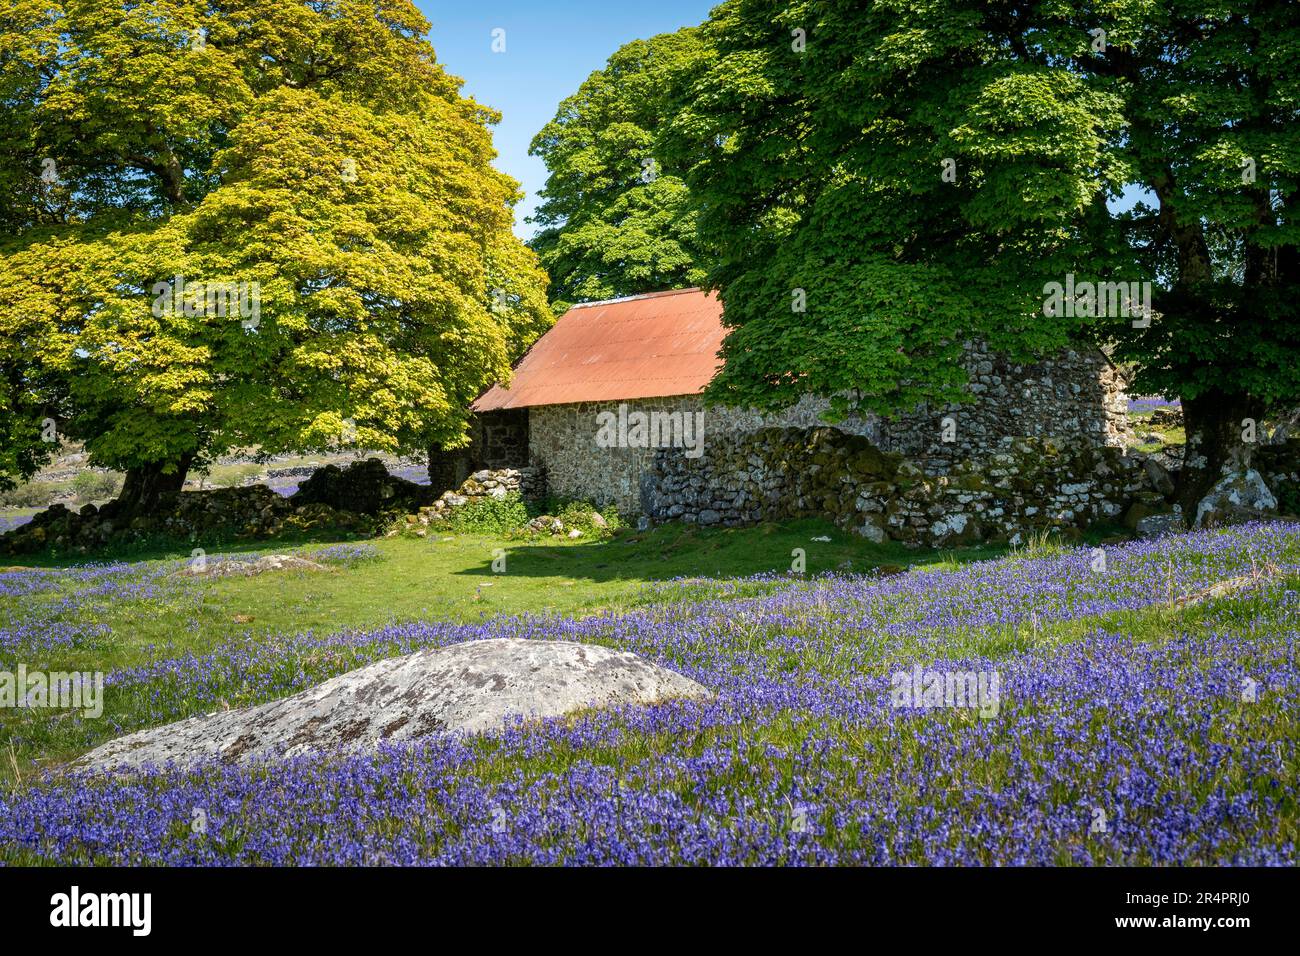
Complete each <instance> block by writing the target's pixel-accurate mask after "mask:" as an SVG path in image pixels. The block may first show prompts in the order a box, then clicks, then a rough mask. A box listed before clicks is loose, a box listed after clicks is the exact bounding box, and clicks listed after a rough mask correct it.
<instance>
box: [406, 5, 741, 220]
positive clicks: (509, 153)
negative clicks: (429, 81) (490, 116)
mask: <svg viewBox="0 0 1300 956" xmlns="http://www.w3.org/2000/svg"><path fill="white" fill-rule="evenodd" d="M415 2H416V6H418V7H419V8H420V10H421V11H422V12H423V13H424V15H425V17H426V18H427V19H428V20H429V21H430V22H431V23H432V24H433V28H432V29H431V30H430V31H429V39H430V40H431V41H432V43H433V48H434V50H435V51H437V54H438V60H439V61H440V62H441V63H442V64H443V66H444V67H446V69H447V70H448V71H449V72H451V73H453V74H455V75H456V76H458V77H460V78H461V79H462V80H464V81H465V86H464V92H465V93H466V94H467V95H469V96H472V97H474V99H476V100H478V101H479V102H480V103H483V104H484V105H487V106H491V107H493V108H494V109H497V110H500V111H501V114H502V118H501V123H500V125H498V126H497V127H496V129H495V131H494V134H493V135H494V139H495V141H496V147H497V152H498V153H500V156H499V157H498V159H497V163H496V165H497V168H498V169H501V170H503V171H504V172H507V173H509V174H510V175H511V176H513V177H514V178H515V179H517V180H519V181H520V182H521V183H522V184H523V187H524V189H525V191H526V192H527V195H526V197H525V198H524V200H523V202H521V203H520V204H519V205H518V206H516V207H515V232H516V233H517V234H518V235H520V236H522V237H524V238H527V237H528V236H530V235H532V233H533V227H532V226H530V225H528V224H527V223H525V222H524V217H525V216H527V215H528V214H529V213H530V212H531V211H532V209H533V207H534V206H535V205H536V202H537V200H536V193H537V190H539V189H541V187H542V186H543V185H544V184H545V182H546V167H545V166H544V165H543V164H542V161H541V160H540V159H536V158H534V157H532V156H529V155H528V144H529V142H531V141H532V138H533V136H534V135H536V133H537V131H538V130H540V129H541V128H542V127H543V126H545V125H546V123H547V122H548V121H549V120H550V119H551V117H552V116H554V115H555V109H556V107H557V106H559V105H560V101H561V100H562V99H564V98H565V97H566V96H568V95H569V94H570V93H573V92H574V91H575V90H577V88H578V87H579V86H580V85H581V84H582V81H583V80H585V79H586V78H587V77H588V75H590V74H591V72H592V71H593V70H598V69H600V68H601V67H602V66H604V65H605V61H606V60H607V59H609V56H610V54H611V53H613V52H614V51H615V50H617V49H618V48H619V47H620V46H622V45H623V44H624V43H627V42H628V41H629V40H635V39H637V38H638V37H640V38H645V37H651V36H654V35H655V34H656V33H667V32H671V31H673V30H677V29H680V28H681V27H685V26H693V25H695V24H697V23H701V22H703V21H704V19H705V18H706V17H707V16H708V14H709V9H710V8H711V7H712V6H713V5H714V3H716V2H717V0H651V2H642V0H603V2H602V0H485V2H478V3H475V2H466V0H450V2H449V0H415ZM497 28H500V29H502V30H505V47H506V49H505V52H504V53H493V52H492V31H493V30H494V29H497Z"/></svg>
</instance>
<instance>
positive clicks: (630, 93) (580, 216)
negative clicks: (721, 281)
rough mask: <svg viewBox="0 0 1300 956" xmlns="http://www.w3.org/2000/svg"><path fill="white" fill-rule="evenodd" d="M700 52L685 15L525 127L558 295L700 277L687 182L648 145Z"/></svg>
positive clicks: (574, 297) (621, 290)
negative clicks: (530, 134) (538, 163)
mask: <svg viewBox="0 0 1300 956" xmlns="http://www.w3.org/2000/svg"><path fill="white" fill-rule="evenodd" d="M709 55H710V51H709V47H708V44H707V43H706V42H705V39H704V37H703V34H702V31H701V30H699V29H698V28H694V27H688V28H685V29H682V30H679V31H677V32H676V33H667V34H662V35H660V36H656V37H652V38H651V39H649V40H635V41H633V42H632V43H629V44H627V45H625V46H623V47H622V48H620V49H619V50H618V51H617V52H616V53H615V54H614V55H613V56H611V57H610V58H609V62H608V63H607V64H606V66H605V68H604V69H601V70H597V71H596V72H595V73H593V74H592V75H591V76H590V77H589V78H588V79H587V80H586V81H585V82H584V83H583V84H582V86H581V87H580V88H579V90H578V91H577V92H576V93H574V94H573V95H572V96H570V97H569V98H568V99H566V100H564V102H562V103H561V104H560V107H559V109H558V110H557V112H556V114H555V118H554V119H553V120H551V122H549V123H548V124H546V126H545V127H544V128H543V129H542V131H541V132H539V133H538V134H537V136H536V137H535V138H534V139H533V143H532V146H531V148H530V150H529V152H530V153H531V154H532V155H534V156H540V157H541V158H542V159H543V160H544V161H545V162H546V166H547V169H548V170H549V172H550V175H549V177H548V179H547V181H546V185H545V187H544V188H543V189H542V191H541V196H542V200H543V201H542V203H541V204H540V205H539V206H538V208H537V211H536V212H535V213H534V215H533V216H532V217H531V218H530V220H529V221H530V222H533V223H535V224H537V225H539V226H540V227H541V231H540V232H539V234H538V235H537V237H536V238H535V239H534V240H533V241H532V243H531V245H532V247H533V248H534V249H535V250H537V252H538V254H539V255H540V256H541V259H542V262H543V264H544V265H545V266H546V269H547V271H548V273H549V274H550V277H551V282H552V286H551V294H552V298H553V299H554V300H555V301H556V302H557V304H561V305H562V304H564V303H569V302H586V301H593V300H598V299H610V298H615V297H618V296H624V295H637V294H641V293H645V292H660V291H664V290H667V289H676V288H681V287H683V286H690V285H696V284H698V283H699V282H700V281H701V280H702V279H703V278H704V270H703V268H702V266H701V261H700V250H699V245H698V239H697V235H696V224H695V218H696V214H695V212H694V210H693V209H692V208H690V206H689V203H688V197H687V193H686V186H685V184H684V183H683V182H682V179H681V177H680V176H679V175H677V173H676V171H675V169H674V168H673V167H672V166H669V165H666V164H665V163H664V162H663V160H662V158H661V157H660V156H659V155H658V153H659V150H658V141H659V137H660V135H661V134H662V133H663V131H664V130H665V129H666V127H667V125H668V123H669V122H671V120H672V119H673V116H674V115H675V113H676V110H677V108H678V105H679V103H678V100H679V98H680V97H681V96H682V95H684V93H685V92H686V91H687V90H689V88H690V84H691V82H692V80H693V78H694V76H695V75H696V74H698V73H699V72H700V71H701V70H702V69H703V67H704V66H705V64H706V62H707V59H708V57H709Z"/></svg>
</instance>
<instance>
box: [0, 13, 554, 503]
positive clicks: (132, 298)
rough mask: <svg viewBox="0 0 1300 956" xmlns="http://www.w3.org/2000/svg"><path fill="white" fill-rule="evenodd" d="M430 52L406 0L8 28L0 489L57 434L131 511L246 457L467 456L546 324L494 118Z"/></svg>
mask: <svg viewBox="0 0 1300 956" xmlns="http://www.w3.org/2000/svg"><path fill="white" fill-rule="evenodd" d="M427 30H428V24H427V22H426V21H425V20H424V19H423V18H422V16H421V15H420V14H419V12H418V11H416V9H415V8H414V7H413V6H412V5H411V3H410V2H409V0H377V2H376V0H333V2H330V3H315V2H302V0H256V2H253V0H216V2H212V0H160V2H142V3H122V2H111V0H64V2H62V3H54V2H45V0H41V2H29V0H14V2H9V3H7V5H6V6H4V7H3V8H0V98H3V101H4V107H5V119H4V121H3V124H2V125H0V131H3V134H4V141H3V144H0V191H2V193H0V229H2V230H3V238H2V239H0V243H3V244H2V245H0V414H2V415H3V420H4V425H3V427H0V440H3V442H4V446H3V450H2V451H0V480H3V479H4V478H12V477H13V476H25V475H28V474H30V473H31V471H32V469H33V468H34V467H36V466H37V465H39V463H40V462H41V461H43V460H45V459H46V457H47V456H48V454H49V452H50V450H51V448H52V446H51V444H50V443H49V442H48V440H47V439H48V438H49V431H48V429H47V427H46V425H47V424H48V422H49V421H50V420H53V421H55V422H57V428H58V432H59V434H60V435H62V436H65V437H70V438H73V439H81V440H84V441H85V443H86V447H87V449H88V451H89V453H90V456H91V461H92V462H93V463H95V464H99V465H105V466H109V467H113V468H118V469H122V470H125V471H126V474H127V479H126V483H125V486H124V489H123V502H124V505H125V506H127V507H130V508H146V507H149V506H150V505H151V503H152V502H153V501H154V500H156V498H157V496H158V495H159V494H161V493H162V492H165V491H168V490H174V489H176V488H178V487H180V485H181V483H182V482H183V480H184V476H185V473H186V471H187V470H188V469H189V468H190V467H191V466H193V465H195V464H198V463H202V462H203V461H205V460H208V459H210V458H212V457H213V456H216V455H219V454H222V453H224V452H226V451H228V450H230V449H234V448H244V447H251V446H258V447H260V448H261V449H262V450H263V451H265V452H280V451H288V450H307V449H320V448H325V447H331V446H335V445H339V444H345V445H349V444H350V445H353V446H355V447H363V448H375V449H386V450H390V451H394V452H415V451H422V450H424V449H426V448H428V447H429V446H430V445H433V444H440V445H444V446H448V445H452V446H454V445H455V444H457V443H458V442H460V441H462V440H463V439H464V435H465V420H466V415H467V408H468V405H469V402H470V401H471V400H472V399H473V398H474V397H475V396H476V395H477V394H478V393H479V392H480V391H481V390H482V389H483V388H484V387H485V386H486V385H487V384H489V383H490V382H492V381H495V380H498V379H500V378H502V377H504V376H508V374H509V368H510V363H511V361H512V360H513V359H514V358H516V357H517V356H518V355H519V354H520V353H521V352H522V350H523V349H524V348H525V347H526V346H527V344H528V343H529V342H530V341H531V339H532V338H534V337H535V336H536V335H537V334H538V333H539V332H540V331H541V330H542V329H544V328H545V327H546V325H547V323H548V322H549V321H550V312H549V309H548V307H547V304H546V297H545V275H544V273H542V271H541V269H540V267H539V264H538V263H537V261H536V257H535V256H534V255H533V254H532V253H531V252H529V251H528V250H527V249H526V248H524V247H523V246H522V244H521V243H520V242H519V241H518V240H516V239H515V238H514V237H513V235H512V234H511V221H512V212H511V207H512V205H513V204H514V203H515V202H516V201H517V199H518V196H519V192H518V185H517V184H516V183H515V182H514V181H513V180H511V179H509V178H508V177H506V176H504V175H503V174H501V173H499V172H497V171H495V170H494V169H493V168H492V167H491V165H490V162H491V160H492V158H493V156H494V155H495V154H494V151H493V148H492V141H491V132H490V127H491V124H492V123H494V122H495V121H496V119H497V116H496V114H494V113H493V112H492V111H490V110H488V109H485V108H484V107H482V106H480V105H478V104H476V103H474V102H473V101H471V100H467V99H465V98H463V97H461V96H460V95H459V85H460V84H459V81H458V80H457V79H455V78H454V77H451V76H449V75H447V74H446V73H445V72H444V71H443V70H442V68H441V67H440V66H439V65H438V64H437V62H436V59H435V57H434V52H433V50H432V48H431V47H430V45H429V44H428V42H427V41H426V40H425V39H423V36H424V34H425V33H426V32H427ZM178 278H179V281H178ZM182 289H183V290H184V291H182Z"/></svg>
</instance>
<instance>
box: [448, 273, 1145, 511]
mask: <svg viewBox="0 0 1300 956" xmlns="http://www.w3.org/2000/svg"><path fill="white" fill-rule="evenodd" d="M725 334H726V330H725V328H724V327H723V325H722V305H721V303H720V302H719V300H718V298H717V297H716V296H715V295H713V294H710V293H705V292H702V291H701V290H699V289H681V290H676V291H672V292H660V293H653V294H650V295H642V296H633V297H630V298H625V299H613V300H610V301H607V302H591V303H586V304H582V305H576V306H574V307H573V308H571V309H570V310H569V311H568V312H567V313H565V315H564V316H563V317H561V318H560V320H559V321H558V322H557V323H556V324H555V326H554V327H553V328H551V330H550V331H548V332H547V333H546V334H545V335H543V336H542V337H541V338H539V339H538V340H537V342H536V343H534V344H533V347H532V348H531V349H530V350H529V351H528V353H527V354H526V355H525V356H524V357H523V358H522V359H521V360H520V361H519V363H518V365H517V366H516V368H515V372H514V378H513V380H512V381H511V383H510V385H509V386H508V387H507V386H502V385H495V386H493V387H492V388H490V389H489V390H488V391H487V392H485V393H484V394H483V395H482V396H481V397H480V398H479V399H478V400H477V401H476V402H475V403H474V405H473V411H474V413H475V415H474V419H473V422H472V426H471V442H470V445H469V447H467V448H464V449H457V450H452V451H442V450H437V449H435V450H433V451H431V452H430V456H429V457H430V463H429V471H430V477H431V479H432V480H433V482H434V484H435V485H436V486H441V487H444V488H453V487H456V486H457V485H459V483H460V482H461V481H462V480H463V479H464V478H465V477H466V476H467V475H469V474H470V473H471V472H473V471H477V470H479V469H484V468H488V469H497V468H519V467H525V466H531V467H535V468H538V469H541V470H543V471H544V473H545V480H546V487H547V489H548V491H549V492H550V493H551V494H553V495H556V496H559V497H563V498H582V499H587V500H591V501H594V502H596V503H599V504H602V505H608V504H614V505H616V506H617V507H618V508H619V510H620V511H622V512H624V513H626V514H640V513H643V512H645V511H647V510H649V509H648V508H647V507H646V500H647V498H646V495H647V493H648V484H647V483H648V481H649V479H650V473H651V471H652V468H653V465H654V461H655V456H656V454H658V453H659V452H660V450H661V449H666V450H667V451H665V452H664V453H665V454H670V455H676V454H680V455H681V456H682V457H683V458H684V459H686V460H688V461H689V460H690V459H697V458H699V457H701V456H703V455H704V454H705V453H706V452H707V450H708V447H709V443H710V442H711V441H713V440H715V439H721V438H724V437H727V438H733V439H734V438H735V436H737V435H740V434H744V433H746V432H753V431H756V430H758V429H761V428H766V427H770V426H774V425H778V426H787V427H788V426H794V427H798V428H803V429H808V428H814V427H819V426H823V425H824V424H825V423H824V422H822V421H821V417H820V416H821V413H822V412H823V410H824V409H825V407H826V403H825V402H824V401H821V400H816V399H812V398H808V399H805V400H803V401H801V402H800V403H799V404H798V405H796V406H794V407H793V408H790V409H787V410H786V411H784V412H783V413H781V414H779V415H763V414H759V413H757V412H755V411H752V410H748V409H736V408H718V407H711V408H707V409H706V408H705V407H704V405H703V403H702V400H701V398H700V393H701V392H702V391H703V390H704V387H705V386H706V385H707V384H708V383H709V381H710V379H712V377H713V376H714V374H715V373H716V372H717V369H718V367H719V364H720V362H719V359H718V350H719V348H720V346H721V344H722V340H723V337H724V336H725ZM966 363H967V367H968V370H969V372H970V376H971V383H972V385H971V390H972V392H973V393H974V395H975V400H974V401H973V402H971V403H968V404H963V405H960V406H952V407H945V408H936V409H926V408H919V409H917V410H916V411H915V412H913V413H909V414H907V415H902V416H898V417H894V418H890V419H888V420H884V421H882V420H879V419H877V418H874V417H871V418H865V417H864V418H855V419H850V420H847V421H843V422H840V423H838V424H837V425H835V426H834V427H835V428H837V429H839V430H841V431H844V432H848V433H850V434H855V435H861V436H864V437H866V438H869V439H870V440H871V441H872V442H874V443H875V444H877V445H878V446H879V447H880V448H882V449H883V450H886V451H896V452H900V453H903V454H906V455H909V456H911V457H913V458H915V459H919V460H922V461H925V462H926V463H927V468H933V469H935V470H938V471H942V470H943V468H944V466H945V463H949V462H956V461H959V460H961V459H964V458H979V457H981V456H984V455H987V454H989V453H992V452H993V451H994V450H996V448H997V447H998V445H999V442H1000V441H1002V440H1003V439H1006V438H1010V437H1020V436H1033V437H1037V438H1048V439H1053V440H1055V441H1058V442H1061V443H1070V444H1072V445H1074V446H1089V445H1114V444H1119V443H1120V442H1121V440H1122V435H1123V429H1124V420H1125V398H1124V395H1123V393H1122V390H1121V389H1122V382H1121V379H1120V376H1119V375H1118V374H1117V373H1116V371H1115V370H1114V368H1113V367H1112V366H1111V365H1110V364H1109V362H1108V361H1107V360H1106V358H1105V357H1104V356H1103V355H1102V354H1101V353H1099V352H1081V351H1070V352H1067V353H1065V354H1064V355H1061V356H1059V357H1057V358H1055V359H1052V360H1049V361H1044V362H1039V363H1035V364H1029V365H1020V364H1012V363H1009V362H1007V361H1004V360H1002V359H1001V358H999V357H998V356H995V355H990V354H986V353H985V352H983V351H982V350H980V349H978V348H977V347H974V346H970V347H968V351H967V359H966ZM946 416H952V417H953V418H954V419H955V420H956V422H957V423H958V424H957V427H956V429H955V434H944V430H943V424H942V422H943V419H944V418H945V417H946ZM949 431H952V430H951V429H950V430H949Z"/></svg>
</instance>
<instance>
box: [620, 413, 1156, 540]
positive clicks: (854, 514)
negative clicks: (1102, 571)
mask: <svg viewBox="0 0 1300 956" xmlns="http://www.w3.org/2000/svg"><path fill="white" fill-rule="evenodd" d="M1167 481H1168V475H1166V474H1164V472H1163V471H1162V470H1160V469H1159V468H1158V466H1155V465H1154V463H1151V462H1148V461H1147V460H1146V459H1144V458H1143V457H1141V456H1136V455H1125V453H1124V451H1123V450H1122V449H1119V448H1111V447H1098V446H1083V447H1063V446H1061V445H1058V444H1056V443H1055V442H1053V441H1051V440H1049V439H1042V438H1014V439H1013V438H1008V439H1005V440H1004V441H1001V442H999V445H998V446H997V448H996V450H994V451H992V453H991V454H989V455H988V456H987V457H986V458H985V459H983V460H979V461H975V460H965V461H962V462H958V463H956V464H955V465H954V466H953V467H952V468H951V469H950V470H949V471H948V472H947V473H946V474H932V473H928V472H927V471H926V469H925V468H923V467H922V465H921V464H920V463H919V462H917V461H915V460H913V459H908V458H904V457H903V456H901V455H898V454H894V453H890V452H885V451H882V450H881V449H879V448H878V447H876V446H875V445H874V444H872V442H871V441H870V440H868V439H867V438H865V437H863V436H859V435H849V434H846V433H844V432H841V431H839V430H838V429H834V428H814V429H797V428H765V429H761V430H759V431H756V432H750V433H747V434H739V435H731V436H724V437H723V438H721V439H720V440H716V441H715V442H714V443H712V444H710V446H709V448H708V450H707V452H706V453H705V454H704V455H703V456H702V457H700V458H697V459H687V458H685V457H683V456H681V455H677V454H672V453H670V452H669V451H660V452H659V453H658V454H657V455H656V457H655V461H654V467H653V470H652V472H651V475H650V477H649V480H648V482H647V489H646V513H647V514H648V515H649V516H650V518H651V519H652V520H658V521H667V520H676V521H684V522H690V523H698V524H701V525H739V524H747V523H752V522H756V521H765V520H785V519H791V518H806V517H828V518H831V519H833V520H834V521H835V522H836V523H838V524H839V525H841V526H842V527H845V528H849V529H852V530H854V531H857V532H858V533H860V534H862V535H864V536H865V537H867V538H869V539H871V540H873V541H877V542H883V541H885V540H895V541H901V542H903V543H905V544H908V545H931V546H942V545H959V544H973V543H976V542H979V541H1010V542H1012V543H1016V542H1018V541H1020V540H1022V539H1023V538H1024V537H1025V535H1027V534H1030V533H1033V532H1035V531H1043V530H1048V529H1076V528H1083V527H1086V526H1087V525H1089V524H1092V523H1094V522H1098V521H1104V522H1114V523H1118V522H1119V521H1120V520H1123V519H1125V518H1126V517H1128V518H1133V517H1134V515H1143V514H1149V513H1153V512H1155V511H1157V510H1159V509H1161V508H1164V507H1165V498H1164V494H1162V493H1161V491H1160V486H1161V485H1163V484H1165V483H1166V482H1167Z"/></svg>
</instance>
